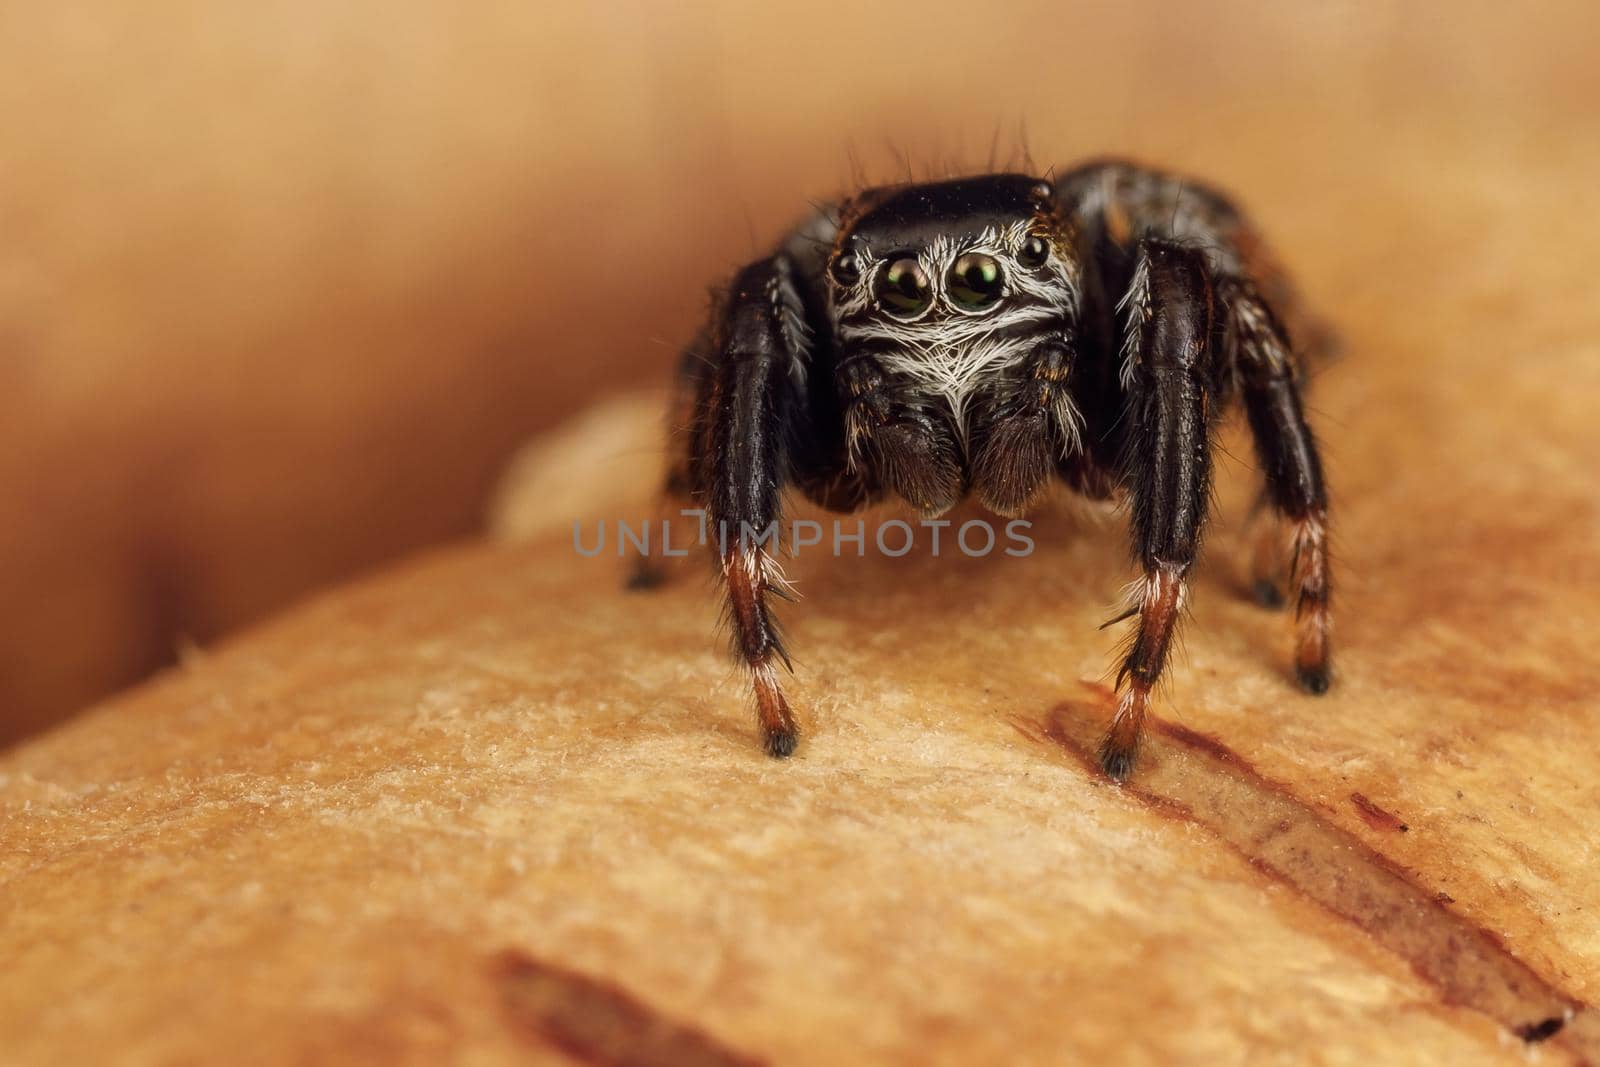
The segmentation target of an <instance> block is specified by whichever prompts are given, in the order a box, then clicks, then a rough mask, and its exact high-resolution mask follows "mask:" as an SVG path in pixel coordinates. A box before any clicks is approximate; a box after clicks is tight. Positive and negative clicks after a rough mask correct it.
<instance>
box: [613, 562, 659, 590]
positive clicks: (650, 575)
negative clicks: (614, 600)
mask: <svg viewBox="0 0 1600 1067" xmlns="http://www.w3.org/2000/svg"><path fill="white" fill-rule="evenodd" d="M666 580H667V572H666V571H665V570H664V569H663V568H661V567H656V566H652V565H651V564H649V563H647V562H643V561H641V562H640V563H639V565H638V566H637V567H634V568H633V569H632V570H630V571H629V572H628V576H627V577H626V578H624V579H623V580H622V588H624V589H626V590H628V591H629V592H630V593H642V592H644V591H645V590H648V589H655V588H656V587H658V586H660V585H662V584H664V583H665V582H666Z"/></svg>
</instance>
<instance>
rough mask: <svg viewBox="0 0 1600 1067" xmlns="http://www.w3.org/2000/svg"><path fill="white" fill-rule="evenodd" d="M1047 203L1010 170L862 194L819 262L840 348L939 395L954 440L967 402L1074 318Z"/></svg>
mask: <svg viewBox="0 0 1600 1067" xmlns="http://www.w3.org/2000/svg"><path fill="white" fill-rule="evenodd" d="M1053 199H1054V198H1053V194H1052V192H1051V189H1050V186H1049V185H1048V184H1046V183H1044V182H1041V181H1039V180H1038V179H1036V178H1029V177H1026V176H1024V175H1020V174H1001V175H992V176H989V177H983V178H971V179H964V180H961V181H952V182H940V183H938V184H935V185H918V186H910V187H906V188H902V189H895V190H888V191H876V192H869V193H867V194H866V195H865V196H864V197H863V198H862V199H861V200H858V201H857V202H856V205H855V206H854V211H853V212H852V211H847V214H846V219H847V222H846V224H845V225H844V226H843V227H841V230H840V234H839V237H838V238H837V240H836V243H835V245H834V251H833V255H832V257H831V259H830V260H829V263H828V272H827V273H828V301H829V311H830V313H831V315H832V319H833V325H834V330H835V332H836V335H837V337H838V339H839V341H840V343H841V344H842V345H843V346H844V348H845V349H846V351H847V352H848V351H849V350H852V349H854V350H865V351H871V352H872V354H873V356H874V358H876V359H877V361H878V362H879V363H880V365H881V366H882V367H883V368H884V369H885V370H887V371H889V372H890V373H892V374H894V375H896V376H897V377H898V378H900V379H901V380H902V381H904V382H906V383H910V384H911V386H912V388H914V389H916V390H919V391H921V392H922V393H924V394H926V395H930V396H939V397H943V398H944V400H945V402H946V404H947V406H948V409H949V411H950V414H951V416H952V418H953V420H954V423H955V425H956V427H957V430H958V432H959V433H960V434H961V435H962V436H963V438H964V437H965V436H966V433H967V429H968V427H967V409H968V401H969V399H970V398H971V397H972V396H974V395H975V394H976V393H977V392H978V391H980V390H981V389H982V388H983V387H984V386H985V384H986V383H987V382H989V381H990V380H992V379H993V378H994V377H995V376H997V375H1000V374H1002V373H1004V372H1005V370H1006V369H1007V368H1009V367H1011V366H1013V365H1015V364H1016V363H1018V362H1020V361H1021V360H1023V359H1026V358H1027V356H1028V354H1029V353H1030V352H1032V351H1033V350H1034V349H1035V348H1036V347H1037V346H1038V345H1039V344H1040V343H1041V342H1043V341H1045V340H1047V339H1048V338H1050V337H1051V336H1056V337H1059V336H1061V334H1062V332H1063V331H1064V330H1065V329H1069V328H1070V326H1071V324H1072V322H1073V320H1074V319H1075V318H1076V316H1077V312H1078V270H1077V265H1076V263H1075V261H1074V260H1073V259H1072V258H1071V252H1070V248H1069V246H1068V244H1067V242H1066V240H1065V239H1064V234H1063V232H1062V231H1063V224H1062V223H1061V221H1060V219H1059V217H1058V216H1057V215H1056V213H1055V207H1054V203H1053ZM855 212H859V213H858V214H856V213H855ZM852 214H854V218H853V219H852V218H851V215H852Z"/></svg>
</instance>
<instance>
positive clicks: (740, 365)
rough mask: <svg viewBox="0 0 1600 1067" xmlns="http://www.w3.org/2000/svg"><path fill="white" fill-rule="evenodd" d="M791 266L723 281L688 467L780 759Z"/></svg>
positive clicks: (796, 395) (798, 344)
mask: <svg viewBox="0 0 1600 1067" xmlns="http://www.w3.org/2000/svg"><path fill="white" fill-rule="evenodd" d="M791 270H792V268H791V266H790V264H789V261H788V259H787V258H786V257H785V256H783V255H781V254H780V255H777V256H774V257H772V258H770V259H766V260H761V261H758V262H756V263H754V264H751V265H750V266H748V267H746V268H745V269H744V270H742V271H740V272H739V274H738V276H737V277H736V278H735V279H734V282H733V285H732V287H731V289H730V291H729V294H728V298H727V303H726V305H725V306H724V308H723V310H722V312H721V314H720V318H719V321H718V322H717V323H716V324H715V326H714V329H713V334H712V340H713V347H712V352H711V363H710V365H709V367H707V368H706V369H705V371H704V376H703V377H702V378H701V380H700V388H699V391H698V395H697V399H696V405H695V420H694V431H693V437H692V440H691V442H690V463H689V468H690V478H691V480H692V483H693V491H694V496H695V497H696V498H697V499H698V500H701V501H703V502H704V504H705V507H706V512H707V518H708V519H709V526H708V529H709V541H710V544H711V548H712V551H713V552H715V553H716V554H717V561H718V563H719V564H720V566H721V571H722V577H723V582H724V586H725V588H726V591H727V598H728V600H727V603H728V621H729V625H730V626H731V627H732V631H733V634H732V636H733V647H734V653H735V655H737V656H738V657H739V658H740V659H741V660H742V661H743V662H744V664H745V666H747V667H748V668H749V670H750V675H751V682H752V685H753V687H754V690H755V698H756V713H757V717H758V719H759V721H760V724H761V731H762V740H763V745H764V747H765V748H766V751H767V752H768V753H769V754H770V755H773V756H780V757H781V756H788V755H789V754H791V753H792V752H793V751H794V748H795V743H796V737H797V735H796V729H795V721H794V715H793V713H792V712H791V711H790V710H789V704H788V701H787V700H785V699H784V696H783V690H782V688H781V687H780V686H779V684H778V677H777V671H776V665H777V664H776V661H782V662H783V664H784V665H785V666H788V663H789V660H788V656H787V654H786V653H785V652H784V650H783V646H782V644H781V643H780V641H779V636H778V631H777V628H776V625H775V622H774V620H773V618H772V614H771V612H770V610H769V608H768V606H767V596H768V594H769V593H774V594H776V595H779V596H782V595H784V591H785V590H784V585H783V575H782V571H781V569H780V567H779V566H778V562H777V560H776V559H775V558H774V556H773V551H774V550H775V549H776V548H777V537H776V534H777V530H778V523H779V519H780V512H781V506H782V495H783V489H784V485H785V483H786V482H787V480H788V468H789V460H790V457H789V444H790V442H791V441H792V440H794V439H795V438H796V437H797V436H798V431H797V424H799V423H800V422H801V421H802V420H803V419H804V412H805V407H804V397H803V382H804V376H805V373H806V370H807V361H808V352H807V351H806V327H805V325H804V321H805V320H804V317H803V315H804V312H803V305H802V302H801V300H800V298H799V296H798V294H797V293H796V291H795V288H794V283H793V280H792V275H791Z"/></svg>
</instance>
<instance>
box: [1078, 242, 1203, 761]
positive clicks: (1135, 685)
mask: <svg viewBox="0 0 1600 1067" xmlns="http://www.w3.org/2000/svg"><path fill="white" fill-rule="evenodd" d="M1139 256H1140V259H1139V263H1138V267H1137V269H1136V271H1135V274H1134V279H1133V283H1132V285H1131V286H1130V288H1129V291H1128V294H1127V297H1126V299H1125V301H1124V303H1123V307H1124V309H1125V313H1126V316H1127V322H1126V327H1125V329H1126V347H1125V351H1124V359H1125V366H1124V368H1123V375H1124V380H1125V382H1126V384H1127V389H1128V397H1129V399H1128V404H1129V409H1128V411H1127V413H1126V417H1127V418H1128V420H1129V423H1130V425H1129V437H1128V443H1129V447H1128V451H1127V457H1126V460H1125V477H1126V480H1127V483H1128V487H1129V493H1130V498H1131V500H1132V504H1133V548H1134V554H1135V556H1136V557H1137V558H1138V560H1139V562H1140V563H1141V564H1142V566H1143V568H1144V578H1143V580H1142V582H1141V583H1140V584H1139V585H1138V587H1137V592H1136V596H1135V603H1134V604H1133V605H1132V607H1131V609H1130V612H1129V615H1130V616H1131V617H1134V618H1135V620H1136V624H1135V625H1136V629H1135V631H1134V634H1133V637H1132V640H1131V642H1130V644H1129V646H1128V649H1127V652H1126V654H1125V655H1124V657H1123V660H1122V666H1121V668H1120V669H1119V671H1118V673H1117V710H1116V715H1115V718H1114V719H1113V721H1112V724H1111V728H1110V730H1109V732H1108V733H1107V734H1106V737H1105V740H1104V741H1103V742H1102V743H1101V746H1100V764H1101V766H1102V767H1103V768H1104V769H1105V772H1106V773H1107V774H1108V775H1110V776H1111V777H1113V778H1116V779H1122V778H1125V777H1127V775H1128V774H1129V772H1130V771H1131V770H1132V769H1133V763H1134V758H1135V755H1136V753H1137V751H1138V747H1139V740H1140V736H1141V734H1142V731H1143V727H1144V719H1145V715H1146V713H1147V711H1148V710H1149V704H1150V694H1151V691H1152V690H1153V689H1154V688H1155V686H1156V683H1157V682H1158V681H1159V680H1160V678H1161V674H1162V671H1163V669H1164V668H1165V666H1166V662H1167V655H1168V653H1169V651H1170V650H1171V647H1172V641H1173V637H1174V634H1175V633H1176V630H1177V625H1178V620H1179V617H1180V615H1181V614H1182V611H1183V605H1184V599H1185V596H1186V594H1187V579H1188V573H1189V569H1190V567H1191V566H1192V564H1193V563H1194V560H1195V557H1196V555H1197V554H1198V552H1199V548H1200V532H1201V527H1202V526H1203V524H1204V522H1205V518H1206V512H1207V509H1208V506H1209V504H1210V486H1211V437H1210V434H1211V425H1210V414H1211V413H1210V407H1211V405H1210V400H1209V386H1210V382H1211V380H1212V366H1213V361H1214V359H1215V358H1216V355H1215V349H1216V347H1217V344H1216V342H1217V330H1216V315H1215V310H1214V304H1215V300H1214V294H1213V291H1212V286H1211V281H1210V276H1209V272H1208V269H1207V267H1206V263H1205V259H1204V256H1203V255H1202V253H1200V252H1198V251H1194V250H1191V249H1188V248H1185V247H1183V246H1181V245H1177V244H1171V243H1167V242H1164V241H1159V240H1154V239H1146V240H1145V241H1143V242H1142V243H1141V245H1140V250H1139Z"/></svg>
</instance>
